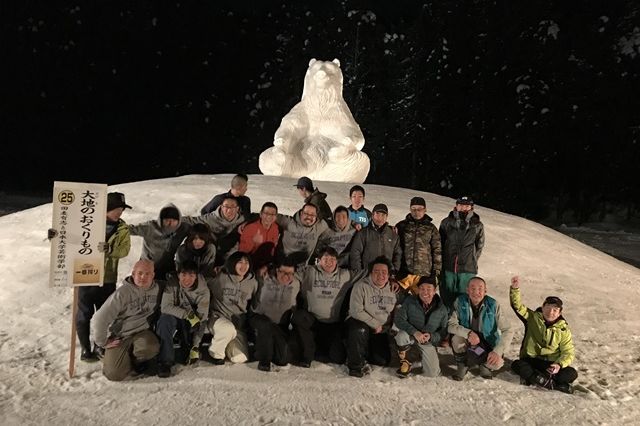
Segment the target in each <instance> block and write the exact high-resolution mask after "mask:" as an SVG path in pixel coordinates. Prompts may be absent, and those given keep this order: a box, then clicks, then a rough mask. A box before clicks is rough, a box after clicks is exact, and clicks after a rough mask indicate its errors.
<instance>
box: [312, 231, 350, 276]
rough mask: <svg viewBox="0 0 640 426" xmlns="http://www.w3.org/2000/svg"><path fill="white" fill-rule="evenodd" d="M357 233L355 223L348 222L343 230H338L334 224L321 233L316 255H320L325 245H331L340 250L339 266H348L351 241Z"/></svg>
mask: <svg viewBox="0 0 640 426" xmlns="http://www.w3.org/2000/svg"><path fill="white" fill-rule="evenodd" d="M355 234H356V228H355V227H354V226H353V224H348V225H347V226H346V227H345V229H343V230H338V229H337V228H336V226H335V223H334V224H332V225H331V226H330V227H329V229H327V230H326V231H324V232H323V233H322V235H320V238H319V239H318V247H316V255H319V253H320V252H321V251H322V250H323V249H324V248H325V247H331V248H333V249H335V251H337V252H338V266H340V267H341V268H348V267H349V252H350V251H351V241H352V240H353V237H354V236H355Z"/></svg>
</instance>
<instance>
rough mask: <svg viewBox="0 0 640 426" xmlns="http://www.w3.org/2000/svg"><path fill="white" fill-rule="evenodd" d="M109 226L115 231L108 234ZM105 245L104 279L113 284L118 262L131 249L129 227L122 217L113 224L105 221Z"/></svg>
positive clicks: (115, 278)
mask: <svg viewBox="0 0 640 426" xmlns="http://www.w3.org/2000/svg"><path fill="white" fill-rule="evenodd" d="M109 226H113V227H115V231H114V232H113V233H111V235H108V234H109ZM107 237H108V238H107V245H108V246H109V249H108V251H107V252H106V253H105V256H104V279H103V282H104V283H105V284H115V283H116V282H117V281H118V262H119V261H120V259H122V258H123V257H127V255H128V254H129V250H130V249H131V237H130V234H129V227H128V226H127V224H126V223H125V222H124V220H122V219H118V222H117V223H115V224H110V223H109V222H107Z"/></svg>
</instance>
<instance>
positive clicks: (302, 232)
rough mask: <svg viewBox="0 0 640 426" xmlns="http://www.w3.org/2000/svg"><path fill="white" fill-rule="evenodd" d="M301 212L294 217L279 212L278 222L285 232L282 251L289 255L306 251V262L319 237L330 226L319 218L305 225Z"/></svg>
mask: <svg viewBox="0 0 640 426" xmlns="http://www.w3.org/2000/svg"><path fill="white" fill-rule="evenodd" d="M301 212H302V211H298V212H297V213H296V214H295V215H294V216H293V217H292V216H286V215H283V214H278V216H277V222H278V225H280V227H281V228H282V232H283V233H282V241H281V244H282V247H281V251H282V253H283V254H284V255H285V256H288V255H290V254H292V253H299V252H304V253H306V255H307V256H306V259H304V263H306V262H307V261H308V260H309V257H311V255H312V254H313V252H314V250H315V248H316V244H317V243H318V238H320V235H321V234H322V233H323V232H324V231H326V230H327V229H328V228H329V226H328V225H327V223H326V222H325V221H324V220H317V221H316V223H314V224H313V225H312V226H305V225H303V224H302V220H301V218H300V215H301Z"/></svg>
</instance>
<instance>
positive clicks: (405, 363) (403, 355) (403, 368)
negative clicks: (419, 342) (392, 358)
mask: <svg viewBox="0 0 640 426" xmlns="http://www.w3.org/2000/svg"><path fill="white" fill-rule="evenodd" d="M408 352H409V346H403V347H401V348H398V358H400V368H398V369H397V370H396V374H397V375H398V377H400V378H402V379H404V378H406V377H409V374H411V362H409V360H408V359H407V353H408Z"/></svg>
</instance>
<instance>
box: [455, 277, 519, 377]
mask: <svg viewBox="0 0 640 426" xmlns="http://www.w3.org/2000/svg"><path fill="white" fill-rule="evenodd" d="M449 333H451V334H453V337H452V338H451V349H453V356H454V358H455V360H456V364H457V368H458V369H457V371H456V373H455V374H454V375H453V379H454V380H458V381H460V380H463V379H464V376H465V375H466V374H467V371H468V370H469V365H470V364H478V366H479V369H480V376H481V377H482V378H484V379H492V378H493V373H492V372H493V371H496V370H499V369H500V368H502V366H503V365H504V360H503V359H502V354H503V353H504V351H505V350H506V349H507V348H508V347H509V345H510V344H511V340H513V331H512V328H511V324H509V322H508V321H507V320H506V318H504V316H503V315H502V310H501V309H500V304H499V303H498V301H497V300H496V299H494V298H493V297H490V296H488V295H487V283H486V282H485V280H484V279H482V278H480V277H473V278H471V281H469V285H468V287H467V294H461V295H460V296H458V298H457V299H456V301H455V302H454V303H453V310H452V312H451V317H450V318H449Z"/></svg>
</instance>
